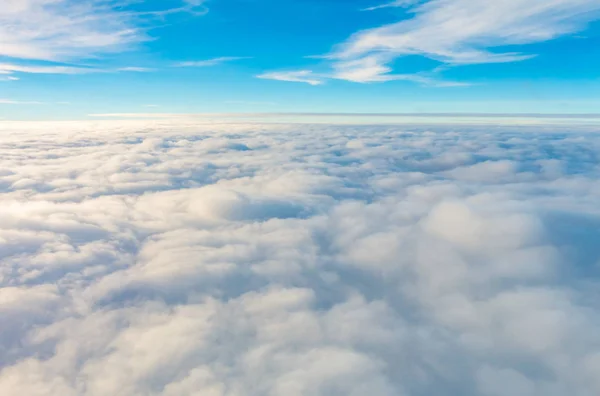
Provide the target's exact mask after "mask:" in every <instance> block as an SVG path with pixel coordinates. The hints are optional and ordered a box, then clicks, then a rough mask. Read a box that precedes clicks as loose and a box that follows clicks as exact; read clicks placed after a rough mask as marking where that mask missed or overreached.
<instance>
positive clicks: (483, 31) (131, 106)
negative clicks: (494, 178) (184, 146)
mask: <svg viewBox="0 0 600 396" xmlns="http://www.w3.org/2000/svg"><path fill="white" fill-rule="evenodd" d="M385 1H386V0H382V2H379V3H378V2H377V0H353V1H342V0H301V1H300V0H277V1H275V0H208V1H202V0H146V1H143V0H4V2H3V9H1V10H0V58H1V59H0V118H3V119H81V118H88V117H89V115H90V114H114V113H229V112H236V113H237V112H267V113H272V112H274V113H278V112H349V113H353V112H360V113H381V112H383V113H405V112H407V113H414V112H443V113H453V112H461V113H462V112H466V113H477V112H482V113H521V112H525V113H599V112H600V78H599V71H600V51H598V48H599V47H600V22H599V21H598V19H600V0H555V1H548V0H505V1H497V2H490V1H482V0H429V1H427V0H399V1H392V2H388V3H386V2H385Z"/></svg>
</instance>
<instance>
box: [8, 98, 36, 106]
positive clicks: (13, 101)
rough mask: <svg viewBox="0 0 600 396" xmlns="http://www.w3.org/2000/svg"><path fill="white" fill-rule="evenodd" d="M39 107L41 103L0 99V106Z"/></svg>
mask: <svg viewBox="0 0 600 396" xmlns="http://www.w3.org/2000/svg"><path fill="white" fill-rule="evenodd" d="M3 104H4V105H41V104H44V103H43V102H36V101H22V100H12V99H0V105H3Z"/></svg>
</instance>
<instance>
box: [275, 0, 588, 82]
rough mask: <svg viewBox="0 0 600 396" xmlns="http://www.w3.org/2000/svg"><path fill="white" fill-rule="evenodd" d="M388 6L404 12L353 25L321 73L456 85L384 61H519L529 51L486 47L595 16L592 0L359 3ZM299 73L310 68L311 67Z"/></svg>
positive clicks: (578, 26)
mask: <svg viewBox="0 0 600 396" xmlns="http://www.w3.org/2000/svg"><path fill="white" fill-rule="evenodd" d="M389 7H409V10H408V17H407V19H404V20H401V21H399V22H396V23H392V24H388V25H384V26H381V27H376V28H372V29H366V30H363V31H359V32H357V33H355V34H354V35H352V36H351V37H350V38H349V39H348V40H346V41H345V42H343V43H341V44H339V45H338V46H337V47H336V48H335V49H334V50H333V52H332V53H331V54H329V55H327V56H324V57H322V58H325V59H329V60H330V65H329V66H331V68H332V69H333V71H332V72H327V73H323V74H321V76H322V77H323V78H338V79H342V80H348V81H353V82H361V83H367V82H383V81H392V80H412V81H415V82H417V83H421V84H425V85H436V86H460V85H464V84H462V83H460V82H444V81H443V79H442V78H440V77H439V76H437V74H439V71H440V70H439V69H437V70H434V71H433V72H429V73H427V74H428V75H427V76H423V75H422V74H421V73H417V74H414V75H402V74H401V75H398V74H394V73H393V70H392V66H391V64H392V63H393V62H394V61H396V60H398V59H401V58H402V57H405V56H411V55H419V56H424V57H427V58H430V59H433V60H436V61H439V62H441V63H442V64H444V65H449V66H459V65H466V64H480V63H503V62H518V61H524V60H527V59H530V58H532V57H534V56H535V54H533V53H521V52H511V51H510V50H509V51H508V52H507V51H506V50H499V51H495V50H494V49H495V48H503V47H507V46H523V45H526V44H533V43H539V42H545V41H549V40H553V39H556V38H558V37H561V36H565V35H569V34H574V33H577V32H580V31H582V30H584V29H585V28H586V26H587V24H588V23H589V22H592V21H594V20H596V19H598V18H599V16H600V0H575V1H572V0H553V1H548V0H506V1H481V0H429V1H424V0H414V1H413V0H399V1H393V2H390V3H384V4H382V5H379V6H373V7H369V8H367V9H365V11H374V10H378V9H381V8H389ZM303 73H306V74H307V75H310V74H312V71H310V70H305V71H303ZM273 74H275V75H277V74H276V73H273ZM284 81H296V80H284Z"/></svg>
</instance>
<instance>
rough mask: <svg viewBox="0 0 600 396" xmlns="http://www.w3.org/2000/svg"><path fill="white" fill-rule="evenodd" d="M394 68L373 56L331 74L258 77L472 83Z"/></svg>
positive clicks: (442, 84) (318, 82) (300, 80)
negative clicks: (398, 70)
mask: <svg viewBox="0 0 600 396" xmlns="http://www.w3.org/2000/svg"><path fill="white" fill-rule="evenodd" d="M391 71H392V69H391V68H389V67H387V66H384V65H381V64H379V63H378V62H377V61H376V60H374V59H371V58H365V59H361V60H359V61H356V62H350V63H347V64H344V65H337V67H336V71H335V72H333V73H330V74H326V73H323V74H317V73H313V72H312V71H311V70H298V71H275V72H268V73H263V74H260V75H258V76H256V77H257V78H261V79H265V80H276V81H288V82H298V83H306V84H309V85H313V86H316V85H322V84H324V83H325V82H326V81H327V80H343V81H351V82H356V83H374V82H386V81H413V82H416V83H418V84H421V85H425V86H432V87H463V86H468V85H470V84H468V83H464V82H460V81H447V80H442V79H440V78H438V77H437V76H436V73H435V72H430V73H416V74H393V73H391Z"/></svg>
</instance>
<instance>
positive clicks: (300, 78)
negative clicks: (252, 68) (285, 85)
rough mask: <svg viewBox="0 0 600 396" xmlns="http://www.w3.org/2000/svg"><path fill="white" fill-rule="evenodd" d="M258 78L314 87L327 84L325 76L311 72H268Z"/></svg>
mask: <svg viewBox="0 0 600 396" xmlns="http://www.w3.org/2000/svg"><path fill="white" fill-rule="evenodd" d="M256 77H257V78H260V79H263V80H276V81H289V82H301V83H306V84H309V85H313V86H316V85H321V84H324V82H325V81H324V77H323V76H321V75H317V74H315V73H313V72H312V71H310V70H295V71H278V72H268V73H263V74H260V75H258V76H256Z"/></svg>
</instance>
